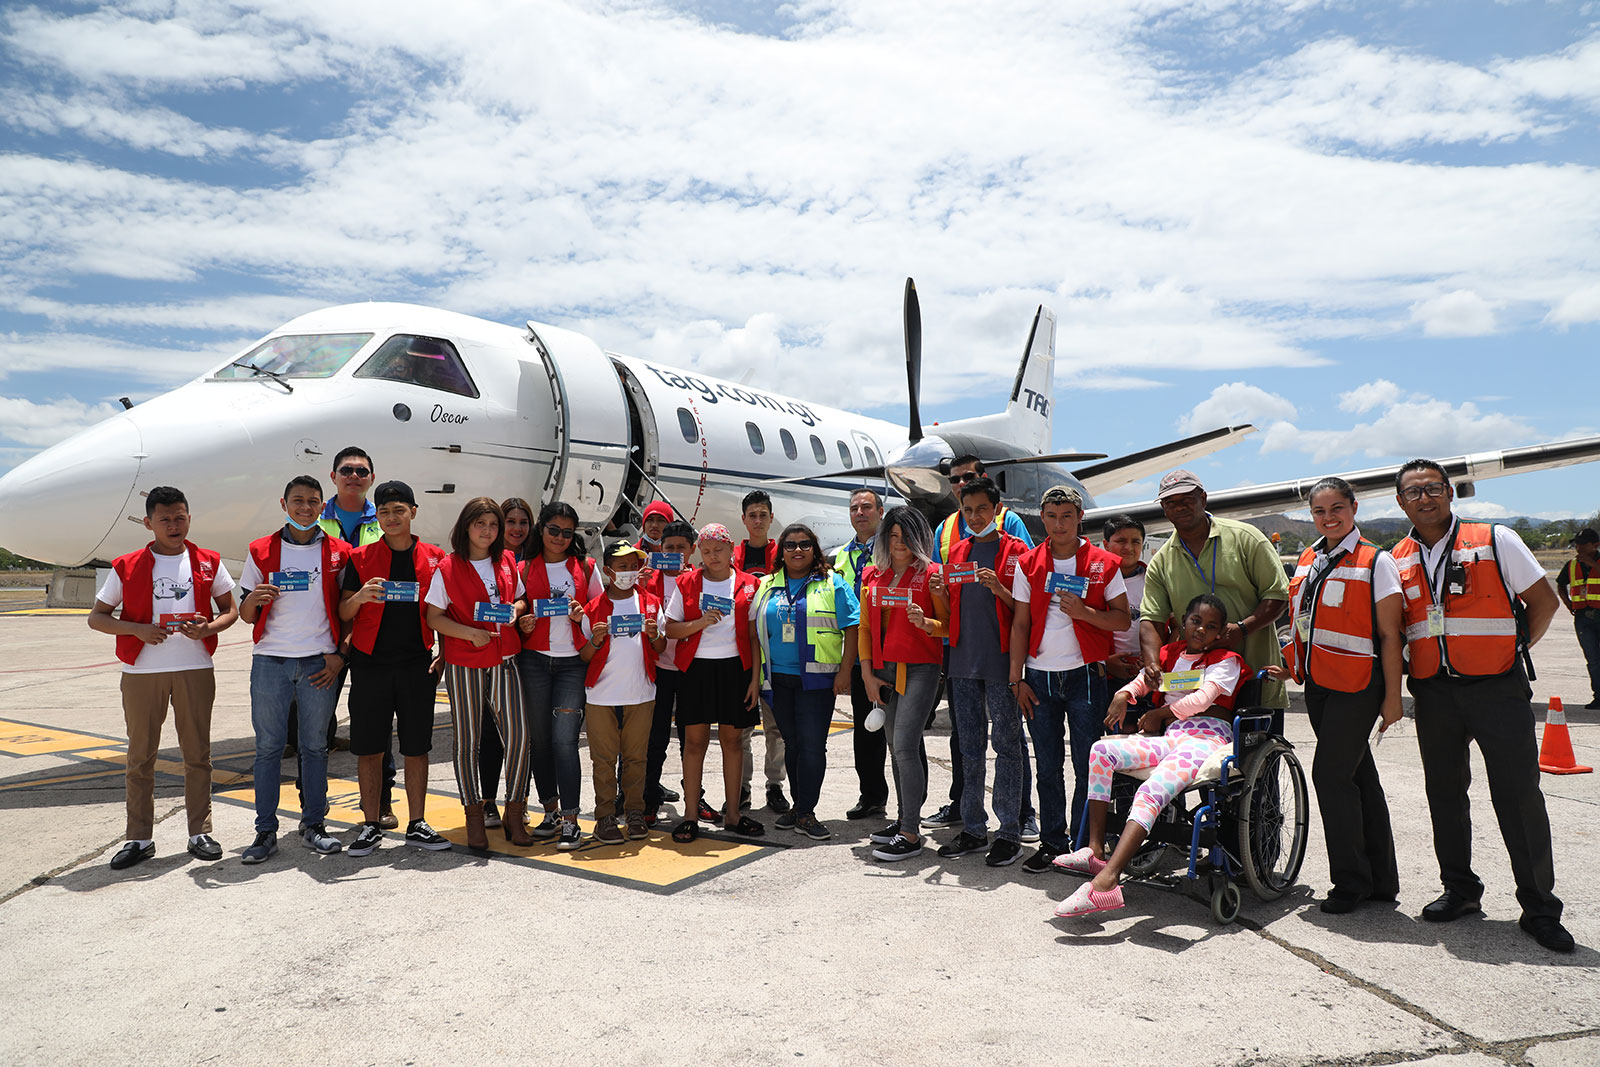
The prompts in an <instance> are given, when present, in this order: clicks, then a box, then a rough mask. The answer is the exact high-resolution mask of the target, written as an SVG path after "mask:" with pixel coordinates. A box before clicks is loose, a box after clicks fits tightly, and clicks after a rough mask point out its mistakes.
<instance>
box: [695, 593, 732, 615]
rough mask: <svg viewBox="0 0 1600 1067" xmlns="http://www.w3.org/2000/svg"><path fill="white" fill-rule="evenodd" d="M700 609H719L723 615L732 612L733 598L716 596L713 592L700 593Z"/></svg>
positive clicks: (704, 610) (705, 610) (703, 610)
mask: <svg viewBox="0 0 1600 1067" xmlns="http://www.w3.org/2000/svg"><path fill="white" fill-rule="evenodd" d="M700 611H701V612H702V613H704V612H708V611H720V612H721V613H722V614H724V615H732V614H733V598H732V597H730V596H717V594H715V593H701V594H700Z"/></svg>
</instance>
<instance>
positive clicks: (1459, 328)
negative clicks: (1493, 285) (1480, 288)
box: [1411, 289, 1495, 337]
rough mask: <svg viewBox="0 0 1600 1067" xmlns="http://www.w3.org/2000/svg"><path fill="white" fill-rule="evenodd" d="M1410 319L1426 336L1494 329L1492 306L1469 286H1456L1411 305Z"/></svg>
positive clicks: (1473, 334) (1469, 334)
mask: <svg viewBox="0 0 1600 1067" xmlns="http://www.w3.org/2000/svg"><path fill="white" fill-rule="evenodd" d="M1411 319H1412V321H1413V322H1419V323H1421V324H1422V332H1423V334H1424V335H1426V336H1428V337H1481V336H1482V335H1484V334H1488V333H1493V332H1494V329H1495V321H1494V308H1493V307H1492V306H1491V305H1490V304H1489V302H1488V301H1486V300H1484V298H1483V297H1481V296H1479V295H1478V294H1477V293H1474V292H1472V291H1471V290H1470V289H1456V290H1453V291H1451V292H1448V293H1445V294H1443V295H1442V296H1436V297H1431V298H1429V299H1427V300H1419V301H1417V302H1416V303H1415V304H1412V305H1411Z"/></svg>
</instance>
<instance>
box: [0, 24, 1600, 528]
mask: <svg viewBox="0 0 1600 1067" xmlns="http://www.w3.org/2000/svg"><path fill="white" fill-rule="evenodd" d="M0 94H3V98H0V248H3V251H4V265H3V266H0V470H3V469H5V468H7V467H9V466H11V465H12V464H14V463H16V462H18V461H19V460H21V459H22V458H25V457H26V456H28V455H30V454H32V453H33V452H35V451H37V450H38V449H40V448H42V447H44V446H47V445H49V444H51V443H52V442H54V441H56V440H59V439H61V438H62V437H63V436H65V435H67V434H69V433H71V432H73V431H74V430H76V429H78V428H81V427H83V426H85V425H88V424H90V423H92V422H94V421H96V420H97V419H99V418H102V417H104V416H105V415H106V414H108V413H109V412H111V411H112V410H114V400H115V398H116V397H118V396H122V395H130V396H133V397H134V398H135V399H139V398H141V397H148V396H151V395H154V394H156V393H159V392H161V391H164V390H166V389H168V388H171V387H172V386H174V385H176V384H178V383H180V382H182V381H184V380H186V379H188V378H190V377H192V376H194V375H195V374H197V373H199V372H200V371H202V370H205V369H207V368H208V367H209V366H211V365H214V364H216V363H219V362H221V361H222V360H223V359H224V358H225V357H227V356H228V355H230V354H232V353H233V352H235V351H237V350H239V349H241V348H243V347H244V346H245V345H247V344H248V343H249V342H250V341H251V340H252V339H253V338H255V337H257V336H259V335H261V334H263V333H265V332H267V331H268V330H270V329H272V328H273V327H274V326H276V325H277V324H279V323H281V322H282V321H284V320H286V319H288V318H290V317H292V316H294V315H296V314H299V313H301V312H303V311H307V310H310V309H313V308H316V307H320V306H324V305H328V304H335V303H343V302H346V301H352V300H366V299H394V300H410V301H416V302H419V303H427V304H434V305H438V306H442V307H446V308H450V309H453V310H457V311H463V312H467V313H471V314H477V315H482V316H484V317H487V318H492V319H496V320H500V321H505V322H512V323H520V322H521V321H522V320H524V319H528V318H533V319H538V320H542V321H546V322H552V323H556V324H560V325H563V326H568V327H571V328H575V329H579V330H582V331H584V332H587V333H589V334H590V335H591V336H593V337H594V338H595V339H596V340H598V341H599V342H600V343H601V344H602V345H604V346H606V347H608V348H611V349H614V350H617V351H623V352H628V353H632V354H636V355H641V356H646V357H652V358H657V359H661V360H665V361H669V362H673V363H678V364H682V365H693V366H696V367H698V368H700V369H702V370H704V371H706V372H708V373H713V374H723V375H727V376H730V377H733V378H738V377H740V376H741V375H743V374H744V373H745V370H746V368H748V367H750V366H752V365H753V366H754V367H755V368H756V369H755V371H754V376H753V379H752V381H753V382H754V383H755V384H757V385H761V386H763V387H767V388H771V389H776V390H783V391H788V392H792V393H795V394H797V395H800V396H807V397H810V398H812V399H817V400H824V401H828V402H834V403H840V404H842V405H844V406H855V407H859V408H860V409H861V410H865V411H870V412H871V413H873V414H876V415H879V416H881V417H885V418H891V419H897V420H898V419H900V418H902V417H903V412H904V393H905V385H904V377H903V369H902V362H901V361H902V355H901V351H902V350H901V340H900V334H899V330H900V326H899V318H900V315H899V311H900V309H899V299H900V290H901V286H902V284H903V281H904V278H905V276H906V275H913V276H915V277H916V279H917V284H918V289H919V291H920V294H921V299H922V307H923V315H924V331H925V353H926V360H927V363H926V367H925V371H924V401H923V413H924V417H925V418H928V419H934V418H956V417H960V416H963V415H973V414H981V413H985V412H987V411H991V410H998V408H999V407H1000V406H1001V404H1002V403H1003V399H1004V395H1005V393H1006V392H1007V390H1008V389H1009V386H1010V379H1011V377H1012V375H1013V373H1014V370H1015V361H1016V359H1017V357H1018V356H1019V355H1020V353H1021V350H1022V345H1023V341H1024V339H1025V334H1026V331H1027V327H1028V322H1029V319H1030V316H1031V314H1032V311H1033V308H1034V306H1035V305H1036V304H1038V303H1040V302H1043V303H1046V304H1048V305H1049V306H1051V307H1052V308H1054V310H1055V311H1056V314H1057V316H1058V318H1059V332H1058V341H1057V351H1058V356H1059V360H1060V363H1059V367H1058V375H1057V389H1056V396H1057V406H1056V411H1057V417H1056V444H1057V446H1058V447H1060V448H1061V449H1067V448H1076V449H1085V450H1090V449H1092V450H1095V451H1104V452H1109V453H1111V454H1113V455H1115V454H1118V453H1120V452H1124V451H1130V450H1134V449H1138V448H1143V447H1147V446H1149V445H1152V444H1155V443H1158V442H1160V441H1165V440H1168V439H1171V438H1174V437H1177V436H1179V435H1181V434H1184V433H1189V432H1195V431H1198V430H1202V429H1207V428H1210V427H1211V426H1214V425H1219V424H1222V423H1226V422H1230V421H1252V422H1254V423H1256V424H1257V425H1258V426H1259V427H1261V432H1260V433H1258V434H1257V435H1255V436H1254V437H1252V438H1250V439H1247V440H1246V441H1245V442H1244V443H1242V444H1240V445H1238V446H1235V447H1234V448H1233V449H1230V450H1228V451H1227V452H1224V453H1219V454H1218V455H1217V456H1215V457H1213V458H1212V459H1211V460H1207V461H1203V462H1202V463H1201V464H1200V468H1199V469H1200V472H1201V474H1202V476H1203V477H1204V478H1205V479H1206V480H1207V482H1208V483H1209V484H1211V485H1213V486H1215V487H1227V486H1233V485H1239V484H1245V483H1249V482H1262V481H1270V480H1275V479H1279V478H1287V477H1297V476H1304V475H1309V474H1317V473H1326V472H1331V471H1336V470H1346V469H1352V468H1360V467H1367V466H1373V465H1376V464H1379V463H1384V462H1390V461H1394V460H1398V459H1403V458H1406V457H1408V456H1410V455H1414V454H1434V455H1455V454H1459V453H1462V452H1468V451H1476V450H1480V449H1485V448H1492V447H1501V446H1509V445H1515V444H1527V443H1533V442H1536V441H1541V440H1550V439H1555V438H1560V437H1566V436H1576V435H1581V434H1593V433H1600V410H1597V405H1596V403H1595V401H1594V396H1595V393H1596V385H1597V382H1596V376H1595V369H1596V353H1597V352H1600V138H1597V136H1596V120H1597V117H1600V4H1597V3H1593V2H1587V0H1521V2H1517V0H1499V2H1495V0H1439V2H1429V0H1413V2H1407V3H1398V2H1396V0H1380V2H1376V3H1360V2H1355V0H1329V2H1316V0H1073V2H1072V3H1059V2H1057V3H1021V2H1004V0H998V2H989V3H984V4H972V3H970V2H961V0H954V2H946V0H919V2H914V3H913V2H905V3H902V2H894V0H859V2H857V0H838V2H826V0H816V2H800V3H787V4H762V3H757V2H745V0H680V2H678V3H666V2H662V3H653V2H647V0H635V2H611V3H599V2H597V3H562V2H556V0H541V2H540V3H537V4H527V3H515V2H500V3H466V2H458V3H450V4H440V3H437V2H431V0H430V2H409V0H382V2H361V0H341V2H339V3H333V4H330V3H326V2H316V3H311V2H299V0H272V2H271V3H248V2H222V0H212V2H205V3H188V2H182V0H179V2H159V0H124V2H121V3H117V2H111V3H97V4H87V3H85V4H72V3H60V4H53V5H46V6H30V5H27V4H11V5H8V6H7V7H6V9H5V11H4V13H0ZM830 381H831V382H849V383H851V388H850V390H849V391H848V392H849V397H848V398H847V399H841V397H840V394H839V393H838V392H837V391H833V392H831V393H830V392H829V391H828V390H827V389H826V388H824V387H822V386H819V385H818V384H817V383H819V382H830ZM1597 475H1600V468H1595V467H1588V468H1577V469H1575V470H1569V471H1563V472H1549V473H1543V474H1536V475H1528V476H1523V477H1520V478H1512V479H1507V480H1504V481H1495V482H1489V483H1485V484H1484V485H1483V486H1482V487H1481V488H1480V493H1481V497H1480V501H1479V504H1480V512H1481V513H1486V514H1490V515H1493V514H1508V513H1510V514H1521V513H1529V514H1545V515H1550V516H1557V515H1566V514H1573V513H1582V514H1589V513H1592V512H1594V511H1595V510H1596V508H1597V507H1600V477H1597ZM1149 491H1150V486H1148V485H1139V486H1133V487H1130V488H1129V489H1128V490H1127V491H1126V492H1124V493H1123V494H1120V495H1119V498H1126V497H1129V496H1148V495H1149ZM1112 499H1117V498H1112ZM1102 502H1106V501H1102Z"/></svg>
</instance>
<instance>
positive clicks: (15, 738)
mask: <svg viewBox="0 0 1600 1067" xmlns="http://www.w3.org/2000/svg"><path fill="white" fill-rule="evenodd" d="M105 744H106V739H105V738H103V737H91V736H89V735H88V734H75V733H73V732H72V731H70V730H54V729H51V728H49V727H47V726H30V725H28V724H27V723H20V722H6V721H5V720H0V753H4V754H6V755H8V756H42V755H48V754H49V753H52V752H78V751H81V750H83V749H91V748H100V747H101V746H103V745H105Z"/></svg>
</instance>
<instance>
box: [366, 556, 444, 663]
mask: <svg viewBox="0 0 1600 1067" xmlns="http://www.w3.org/2000/svg"><path fill="white" fill-rule="evenodd" d="M444 556H445V551H444V549H442V548H438V547H435V546H434V545H430V544H428V543H427V542H426V541H424V540H422V539H421V538H418V539H417V546H416V547H415V548H413V549H412V550H411V561H412V563H413V564H415V565H416V568H417V589H418V590H419V591H420V593H421V594H422V595H421V596H419V597H417V614H419V615H421V616H422V647H423V648H432V647H433V630H432V629H430V628H429V626H428V602H427V601H426V600H425V599H423V598H424V597H426V596H427V595H428V583H429V581H431V580H432V578H433V572H434V571H436V570H438V568H439V561H440V560H441V559H443V558H444ZM350 563H351V565H352V566H354V567H355V569H356V577H357V578H359V579H361V584H362V585H365V584H366V583H368V582H370V581H372V579H374V578H382V579H383V580H384V581H388V580H389V568H390V567H392V566H394V553H393V552H391V551H390V550H389V542H388V541H387V540H386V539H384V538H381V537H380V538H379V539H378V540H376V541H374V542H372V543H371V544H369V545H362V546H361V547H360V548H358V549H356V550H355V551H354V552H352V553H350ZM383 609H384V603H383V601H381V600H379V601H376V602H374V603H371V604H363V605H361V609H360V610H359V611H357V612H356V617H355V621H354V622H353V623H352V624H351V630H350V643H351V644H352V645H354V646H355V647H356V648H359V649H360V650H361V651H363V652H365V653H367V654H369V655H370V654H371V653H372V646H373V645H374V644H375V643H376V642H377V640H378V624H379V623H381V622H382V621H383Z"/></svg>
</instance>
